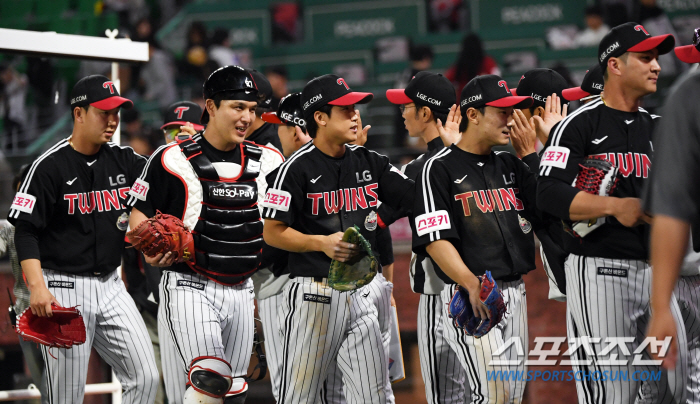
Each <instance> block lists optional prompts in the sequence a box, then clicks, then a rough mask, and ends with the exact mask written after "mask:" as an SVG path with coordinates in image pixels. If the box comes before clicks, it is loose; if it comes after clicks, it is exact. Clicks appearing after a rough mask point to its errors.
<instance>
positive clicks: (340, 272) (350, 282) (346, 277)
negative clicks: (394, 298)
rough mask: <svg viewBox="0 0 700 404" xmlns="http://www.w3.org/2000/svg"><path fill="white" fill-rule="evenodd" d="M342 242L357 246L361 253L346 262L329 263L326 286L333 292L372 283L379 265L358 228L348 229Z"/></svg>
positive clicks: (334, 261) (345, 290) (353, 288)
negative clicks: (333, 290)
mask: <svg viewBox="0 0 700 404" xmlns="http://www.w3.org/2000/svg"><path fill="white" fill-rule="evenodd" d="M343 241H345V242H348V243H352V244H359V246H360V249H361V251H360V253H358V254H357V255H355V256H354V257H352V258H351V259H350V260H348V261H346V262H340V261H336V260H333V261H331V268H330V271H328V285H330V287H332V288H333V289H335V290H339V291H341V292H347V291H350V290H355V289H359V288H361V287H363V286H365V285H366V284H368V283H370V282H372V279H374V276H375V275H376V274H377V267H378V265H379V264H378V263H377V259H376V258H375V257H374V253H373V252H372V246H371V245H370V244H369V241H367V239H365V238H364V236H362V234H361V233H360V228H359V227H357V226H353V227H348V229H347V230H345V234H343Z"/></svg>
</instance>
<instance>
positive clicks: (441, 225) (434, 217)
mask: <svg viewBox="0 0 700 404" xmlns="http://www.w3.org/2000/svg"><path fill="white" fill-rule="evenodd" d="M451 228H452V224H451V223H450V215H449V214H448V213H447V211H446V210H438V211H437V212H430V213H424V214H422V215H420V216H416V233H417V234H418V237H421V236H424V235H426V234H428V233H432V232H434V231H439V230H449V229H451Z"/></svg>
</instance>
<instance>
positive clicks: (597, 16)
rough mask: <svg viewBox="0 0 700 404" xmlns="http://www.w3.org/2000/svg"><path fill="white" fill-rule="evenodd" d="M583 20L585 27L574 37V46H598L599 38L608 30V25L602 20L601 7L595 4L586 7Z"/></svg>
mask: <svg viewBox="0 0 700 404" xmlns="http://www.w3.org/2000/svg"><path fill="white" fill-rule="evenodd" d="M585 21H586V29H584V30H583V31H581V33H579V35H578V36H577V37H576V40H575V41H574V42H575V44H576V46H598V44H599V43H600V40H601V39H603V37H604V36H605V34H607V33H608V31H610V27H608V26H607V25H605V23H604V22H603V9H602V8H601V7H600V6H596V5H594V6H589V7H586V11H585Z"/></svg>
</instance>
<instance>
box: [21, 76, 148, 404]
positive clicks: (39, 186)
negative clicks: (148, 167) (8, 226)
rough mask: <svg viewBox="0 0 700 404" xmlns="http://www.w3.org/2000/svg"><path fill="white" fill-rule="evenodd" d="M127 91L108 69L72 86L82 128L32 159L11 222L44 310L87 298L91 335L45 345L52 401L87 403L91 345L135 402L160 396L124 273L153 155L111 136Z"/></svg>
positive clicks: (35, 299) (36, 305)
mask: <svg viewBox="0 0 700 404" xmlns="http://www.w3.org/2000/svg"><path fill="white" fill-rule="evenodd" d="M132 105H133V104H132V102H131V101H129V100H127V99H126V98H122V97H120V96H119V92H118V91H117V89H116V88H115V87H114V84H113V83H112V82H111V81H109V79H108V78H106V77H104V76H88V77H84V78H82V79H81V80H79V81H78V82H77V83H76V84H75V86H74V87H73V91H72V93H71V107H72V117H73V133H72V134H71V136H70V137H68V138H67V139H63V140H61V141H59V142H58V143H56V144H55V145H54V146H53V147H51V148H50V149H49V150H48V151H46V152H45V153H44V154H42V155H41V156H40V157H39V158H37V159H36V160H35V161H34V163H32V165H31V167H30V168H29V171H28V173H27V176H26V177H25V179H24V181H23V183H22V185H21V187H20V189H19V191H18V192H17V194H16V195H15V199H14V201H13V203H12V207H11V209H10V213H9V215H8V220H9V221H10V222H11V223H12V224H14V225H15V227H16V233H15V244H16V247H17V254H18V256H19V260H20V264H21V265H22V270H23V272H24V276H25V277H26V280H27V286H28V288H29V291H30V293H31V295H30V307H31V310H32V312H33V313H34V314H36V315H39V316H42V317H43V316H51V315H52V304H56V305H62V306H66V307H68V306H79V307H80V311H81V313H82V315H83V317H84V321H85V327H86V330H87V338H86V342H85V343H84V344H82V345H79V346H74V347H73V348H71V349H58V350H57V352H56V351H54V352H53V353H55V357H56V358H55V359H54V358H53V357H52V355H53V353H50V352H49V351H48V348H46V347H43V352H44V361H45V363H46V374H47V378H48V383H47V385H48V394H49V402H51V403H81V402H82V401H83V396H84V394H85V380H86V377H87V369H88V360H89V358H90V350H91V349H92V348H93V347H94V348H95V349H97V352H98V353H99V355H100V356H101V357H102V358H103V359H104V360H105V361H106V362H107V363H108V364H109V365H110V366H111V367H112V369H113V370H114V373H115V374H116V375H117V378H118V379H119V381H120V382H121V384H122V389H123V400H124V402H127V403H152V402H153V400H154V398H155V394H156V388H157V384H158V370H157V368H156V363H155V358H154V355H153V348H152V346H151V341H150V339H149V337H148V331H147V330H146V326H145V324H144V322H143V319H142V318H141V315H140V314H139V312H138V310H137V308H136V305H135V304H134V301H133V300H132V298H131V297H130V296H129V294H128V293H127V291H126V288H125V287H124V283H123V282H122V281H121V279H120V277H119V275H118V274H117V272H116V271H115V270H116V268H117V267H118V266H119V264H120V260H121V253H122V251H123V247H124V233H125V231H126V229H127V226H128V224H129V208H128V207H127V204H126V199H127V197H128V195H127V193H128V191H129V185H130V184H131V183H132V182H133V181H134V180H135V179H136V178H137V176H138V173H139V172H140V170H141V169H142V168H143V167H144V164H145V162H146V160H145V159H144V158H143V157H141V156H139V155H137V154H136V153H134V151H133V150H132V149H131V148H129V147H120V146H119V145H116V144H114V143H111V142H110V139H111V138H112V135H113V134H114V131H115V130H116V128H117V125H119V109H120V107H127V108H130V107H131V106H132Z"/></svg>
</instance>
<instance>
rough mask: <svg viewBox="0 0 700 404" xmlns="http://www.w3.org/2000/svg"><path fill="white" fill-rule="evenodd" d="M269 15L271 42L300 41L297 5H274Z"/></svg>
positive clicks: (299, 16)
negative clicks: (270, 20)
mask: <svg viewBox="0 0 700 404" xmlns="http://www.w3.org/2000/svg"><path fill="white" fill-rule="evenodd" d="M270 15H272V42H274V43H290V42H299V41H301V39H302V24H301V10H300V6H299V3H297V2H285V3H277V4H274V5H272V6H271V7H270ZM285 95H286V94H285Z"/></svg>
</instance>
